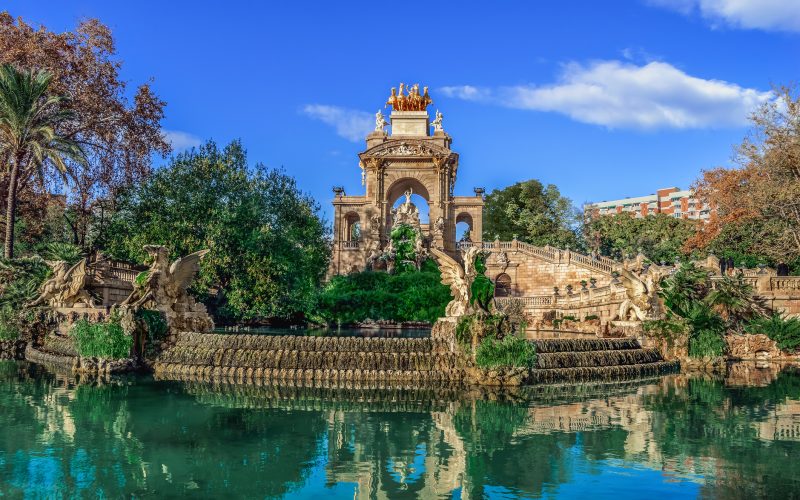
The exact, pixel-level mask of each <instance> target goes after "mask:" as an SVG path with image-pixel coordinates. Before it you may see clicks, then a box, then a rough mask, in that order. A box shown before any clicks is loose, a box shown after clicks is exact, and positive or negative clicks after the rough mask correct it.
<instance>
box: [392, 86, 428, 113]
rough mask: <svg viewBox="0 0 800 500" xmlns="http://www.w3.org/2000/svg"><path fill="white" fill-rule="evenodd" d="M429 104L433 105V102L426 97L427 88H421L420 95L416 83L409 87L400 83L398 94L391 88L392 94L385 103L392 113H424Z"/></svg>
mask: <svg viewBox="0 0 800 500" xmlns="http://www.w3.org/2000/svg"><path fill="white" fill-rule="evenodd" d="M430 104H433V100H432V99H431V97H430V96H429V95H428V87H423V90H422V94H420V93H419V84H418V83H415V84H414V85H410V86H406V85H405V84H404V83H401V84H400V91H399V92H398V91H397V89H396V88H395V87H392V93H391V95H390V96H389V100H387V101H386V105H387V106H391V107H392V109H393V110H394V111H425V109H426V108H427V107H428V106H429V105H430Z"/></svg>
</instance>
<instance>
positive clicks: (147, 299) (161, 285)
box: [120, 245, 208, 312]
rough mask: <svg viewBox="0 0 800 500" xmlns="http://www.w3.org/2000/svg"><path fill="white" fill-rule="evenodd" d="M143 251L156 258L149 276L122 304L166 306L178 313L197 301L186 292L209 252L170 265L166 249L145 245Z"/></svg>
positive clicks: (153, 306)
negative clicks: (183, 307) (182, 308)
mask: <svg viewBox="0 0 800 500" xmlns="http://www.w3.org/2000/svg"><path fill="white" fill-rule="evenodd" d="M144 249H145V251H146V252H147V253H148V254H149V255H150V257H151V258H152V259H153V262H152V264H151V265H150V269H149V270H148V271H146V273H147V277H146V278H145V279H144V280H143V281H142V282H139V283H136V284H135V285H134V289H133V292H132V293H131V294H130V296H129V297H128V298H127V299H125V301H124V302H122V304H120V305H124V306H132V307H134V308H136V307H145V308H149V309H163V308H165V307H166V308H168V309H170V310H173V311H176V306H177V305H185V306H191V305H193V303H194V300H193V299H191V297H189V294H188V293H187V292H186V289H187V288H189V285H191V284H192V281H193V280H194V278H195V276H196V275H197V272H198V271H200V261H201V260H202V258H203V257H204V256H205V255H206V254H207V253H208V250H200V251H199V252H194V253H192V254H189V255H187V256H185V257H180V258H178V259H177V260H176V261H175V262H173V263H172V264H170V263H169V260H168V259H169V251H168V250H167V248H166V247H163V246H160V245H145V247H144ZM176 312H177V311H176Z"/></svg>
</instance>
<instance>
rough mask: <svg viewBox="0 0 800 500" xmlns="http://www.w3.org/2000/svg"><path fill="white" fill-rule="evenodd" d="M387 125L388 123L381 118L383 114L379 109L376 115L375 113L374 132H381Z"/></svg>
mask: <svg viewBox="0 0 800 500" xmlns="http://www.w3.org/2000/svg"><path fill="white" fill-rule="evenodd" d="M386 125H389V122H387V121H386V119H384V117H383V113H381V110H380V109H379V110H378V112H377V113H375V132H383V127H385V126H386Z"/></svg>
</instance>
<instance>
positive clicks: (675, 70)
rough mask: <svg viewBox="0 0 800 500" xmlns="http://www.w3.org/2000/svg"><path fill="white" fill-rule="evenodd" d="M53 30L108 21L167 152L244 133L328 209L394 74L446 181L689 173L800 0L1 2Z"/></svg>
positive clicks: (637, 186)
mask: <svg viewBox="0 0 800 500" xmlns="http://www.w3.org/2000/svg"><path fill="white" fill-rule="evenodd" d="M0 8H5V9H8V10H9V11H10V13H11V14H12V15H15V16H16V15H20V16H23V17H24V18H25V19H26V20H27V21H29V22H34V23H41V24H44V25H45V26H47V27H48V28H50V29H52V30H58V31H62V30H68V29H72V28H73V27H74V26H75V24H76V22H77V21H78V20H79V19H81V18H85V17H97V18H99V19H100V20H101V21H103V22H104V23H106V24H107V25H109V26H110V27H111V28H112V30H113V32H114V36H115V38H116V40H117V44H118V51H119V55H120V57H121V58H122V59H123V60H124V67H123V77H124V78H125V79H127V80H128V81H130V83H131V86H132V87H133V86H135V84H137V83H140V82H143V81H146V80H148V79H150V78H152V79H153V81H154V83H153V86H154V88H155V90H156V92H157V93H158V94H159V96H161V97H162V98H163V99H164V100H166V101H167V103H168V105H167V109H166V114H167V116H166V119H165V121H164V128H165V129H166V130H168V131H170V137H172V138H173V139H174V145H175V146H176V148H181V147H186V146H187V145H192V144H198V143H199V142H200V141H201V140H204V139H206V138H213V139H214V140H216V141H217V142H218V143H227V142H228V141H230V140H232V139H235V138H241V139H242V141H243V143H244V145H245V147H246V148H247V149H248V153H249V158H250V160H251V161H252V162H257V161H258V162H263V163H265V164H267V165H268V166H273V167H280V166H283V167H284V168H285V169H286V171H287V172H288V173H290V174H292V175H294V176H295V177H296V178H297V180H298V183H299V185H300V186H301V188H302V189H304V190H306V191H308V192H310V193H311V194H312V195H313V196H314V197H315V198H316V199H317V200H318V201H319V202H320V203H321V204H322V206H323V208H324V209H325V211H326V214H328V213H329V212H330V210H329V204H328V202H329V200H330V199H331V197H332V194H331V187H332V186H333V185H344V187H345V189H346V191H347V193H348V194H361V193H362V188H361V185H360V170H359V168H358V165H357V159H356V153H357V152H358V151H360V150H362V149H363V148H364V142H363V139H360V137H362V136H363V135H364V133H366V132H367V131H369V130H370V129H371V128H372V124H373V123H374V119H373V118H372V115H373V114H374V113H375V111H376V110H377V109H378V108H381V107H382V106H383V103H384V102H385V100H386V97H387V96H388V94H389V89H390V87H392V86H397V84H398V83H399V82H401V81H402V82H419V83H420V84H421V85H427V86H429V87H430V89H431V90H430V93H431V97H432V98H433V100H434V104H433V106H432V108H433V109H431V112H433V111H435V109H439V110H441V111H442V113H443V114H444V128H445V130H446V131H447V132H448V133H449V134H451V135H452V136H453V138H454V140H453V148H454V149H455V150H456V151H458V152H459V153H460V154H461V164H460V169H459V179H458V184H457V186H456V191H457V192H458V194H471V193H472V188H473V187H474V186H484V187H486V188H487V189H488V190H491V189H494V188H499V187H503V186H506V185H508V184H511V183H513V182H516V181H518V180H523V179H529V178H537V179H540V180H542V181H543V182H545V183H553V184H556V185H557V186H558V187H559V188H560V189H561V191H562V192H563V193H564V194H565V195H567V196H569V197H570V198H572V199H573V201H574V202H575V203H576V204H582V203H583V202H586V201H600V200H606V199H614V198H619V197H624V196H637V195H644V194H649V193H652V192H654V191H655V190H656V189H657V188H661V187H668V186H678V187H682V188H685V187H688V186H689V184H690V183H691V182H692V181H693V180H694V179H695V178H696V177H697V175H698V174H699V172H700V170H701V169H704V168H710V167H713V166H716V165H730V164H731V156H732V151H733V150H732V146H733V145H734V144H736V143H738V142H739V141H741V139H742V137H743V136H744V135H745V134H746V132H747V122H746V116H747V114H748V112H749V111H750V110H751V109H752V108H753V107H754V106H757V105H758V103H760V102H763V101H764V100H765V99H768V98H769V95H768V91H769V89H770V86H771V84H773V83H789V82H791V81H793V80H794V81H796V80H797V78H798V69H800V67H799V66H800V64H799V63H800V59H798V54H800V50H799V49H800V0H614V1H611V2H597V1H589V0H586V1H574V2H570V1H566V0H564V1H558V2H555V1H554V2H542V1H536V2H534V1H528V2H503V1H497V2H467V1H461V2H444V1H440V2H413V3H412V2H405V3H401V2H375V1H371V2H363V3H357V2H302V1H296V0H295V1H291V2H280V3H278V2H270V3H268V2H244V1H235V0H229V1H226V2H203V1H194V2H188V1H186V2H178V1H168V0H161V1H159V2H147V1H136V2H109V1H80V0H75V1H70V2H64V1H63V0H62V1H49V0H37V1H32V0H5V1H2V2H0Z"/></svg>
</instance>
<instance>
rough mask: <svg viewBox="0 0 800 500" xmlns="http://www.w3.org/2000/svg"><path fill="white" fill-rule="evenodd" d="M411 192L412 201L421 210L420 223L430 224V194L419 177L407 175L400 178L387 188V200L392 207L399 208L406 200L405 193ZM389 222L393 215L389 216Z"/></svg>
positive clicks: (389, 222)
mask: <svg viewBox="0 0 800 500" xmlns="http://www.w3.org/2000/svg"><path fill="white" fill-rule="evenodd" d="M407 191H410V192H411V203H413V204H414V205H415V206H416V207H417V210H418V211H419V222H420V224H428V222H429V221H430V205H429V204H430V195H429V194H428V190H427V188H425V186H424V185H423V184H422V183H421V182H420V181H419V180H417V179H414V178H411V177H407V178H403V179H398V180H396V181H395V182H394V183H392V185H391V186H389V189H387V190H386V202H387V204H388V205H389V206H391V207H392V208H397V207H398V206H400V205H401V204H403V203H404V202H405V201H406V198H405V196H404V195H405V193H406V192H407ZM388 217H389V218H388V220H387V223H388V224H391V223H392V220H391V216H388Z"/></svg>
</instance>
